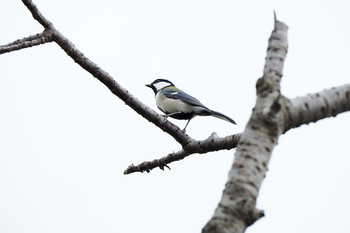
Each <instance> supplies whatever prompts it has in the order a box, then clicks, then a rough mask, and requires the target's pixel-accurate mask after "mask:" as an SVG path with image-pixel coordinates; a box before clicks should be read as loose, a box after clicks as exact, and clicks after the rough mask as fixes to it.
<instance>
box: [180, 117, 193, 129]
mask: <svg viewBox="0 0 350 233" xmlns="http://www.w3.org/2000/svg"><path fill="white" fill-rule="evenodd" d="M191 119H192V118H190V119H188V121H187V123H186V125H185V128H184V129H183V130H182V131H184V132H186V128H187V126H188V123H190V121H191Z"/></svg>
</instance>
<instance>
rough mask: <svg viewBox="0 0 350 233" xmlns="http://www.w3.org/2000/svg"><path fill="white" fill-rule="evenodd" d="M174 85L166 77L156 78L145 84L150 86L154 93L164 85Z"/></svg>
mask: <svg viewBox="0 0 350 233" xmlns="http://www.w3.org/2000/svg"><path fill="white" fill-rule="evenodd" d="M169 86H174V84H173V83H172V82H170V81H169V80H166V79H156V80H154V81H153V82H152V83H151V84H146V87H149V88H152V90H153V91H154V94H157V93H158V91H160V90H161V89H163V88H164V87H169Z"/></svg>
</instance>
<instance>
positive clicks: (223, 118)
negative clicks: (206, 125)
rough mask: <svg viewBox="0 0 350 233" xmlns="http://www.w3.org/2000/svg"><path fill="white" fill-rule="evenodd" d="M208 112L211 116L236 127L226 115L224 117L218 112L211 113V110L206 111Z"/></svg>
mask: <svg viewBox="0 0 350 233" xmlns="http://www.w3.org/2000/svg"><path fill="white" fill-rule="evenodd" d="M208 110H209V112H210V115H211V116H213V117H217V118H220V119H222V120H225V121H228V122H231V123H232V124H235V125H236V122H235V121H234V120H232V119H231V118H230V117H228V116H226V115H224V114H222V113H220V112H216V111H213V110H210V109H208Z"/></svg>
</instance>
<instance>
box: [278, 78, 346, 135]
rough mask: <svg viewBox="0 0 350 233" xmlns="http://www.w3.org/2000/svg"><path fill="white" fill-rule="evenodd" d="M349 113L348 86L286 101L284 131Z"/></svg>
mask: <svg viewBox="0 0 350 233" xmlns="http://www.w3.org/2000/svg"><path fill="white" fill-rule="evenodd" d="M346 111H350V84H347V85H342V86H339V87H333V88H331V89H327V90H324V91H321V92H318V93H314V94H309V95H307V96H303V97H297V98H295V99H291V100H286V102H285V104H284V108H283V116H284V118H283V119H284V121H285V122H284V126H285V129H284V131H285V132H286V131H288V130H289V129H291V128H295V127H298V126H300V125H303V124H309V123H311V122H316V121H318V120H321V119H324V118H327V117H335V116H336V115H338V114H339V113H343V112H346Z"/></svg>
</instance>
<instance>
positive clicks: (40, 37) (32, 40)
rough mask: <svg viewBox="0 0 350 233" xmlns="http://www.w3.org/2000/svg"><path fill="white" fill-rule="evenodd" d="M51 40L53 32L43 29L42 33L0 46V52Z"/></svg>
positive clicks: (7, 51)
mask: <svg viewBox="0 0 350 233" xmlns="http://www.w3.org/2000/svg"><path fill="white" fill-rule="evenodd" d="M52 41H53V34H52V32H51V31H50V30H44V31H43V32H42V33H38V34H36V35H32V36H28V37H25V38H23V39H19V40H16V41H14V42H12V43H9V44H6V45H2V46H0V54H3V53H9V52H12V51H16V50H20V49H24V48H29V47H33V46H36V45H41V44H45V43H48V42H52Z"/></svg>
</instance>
